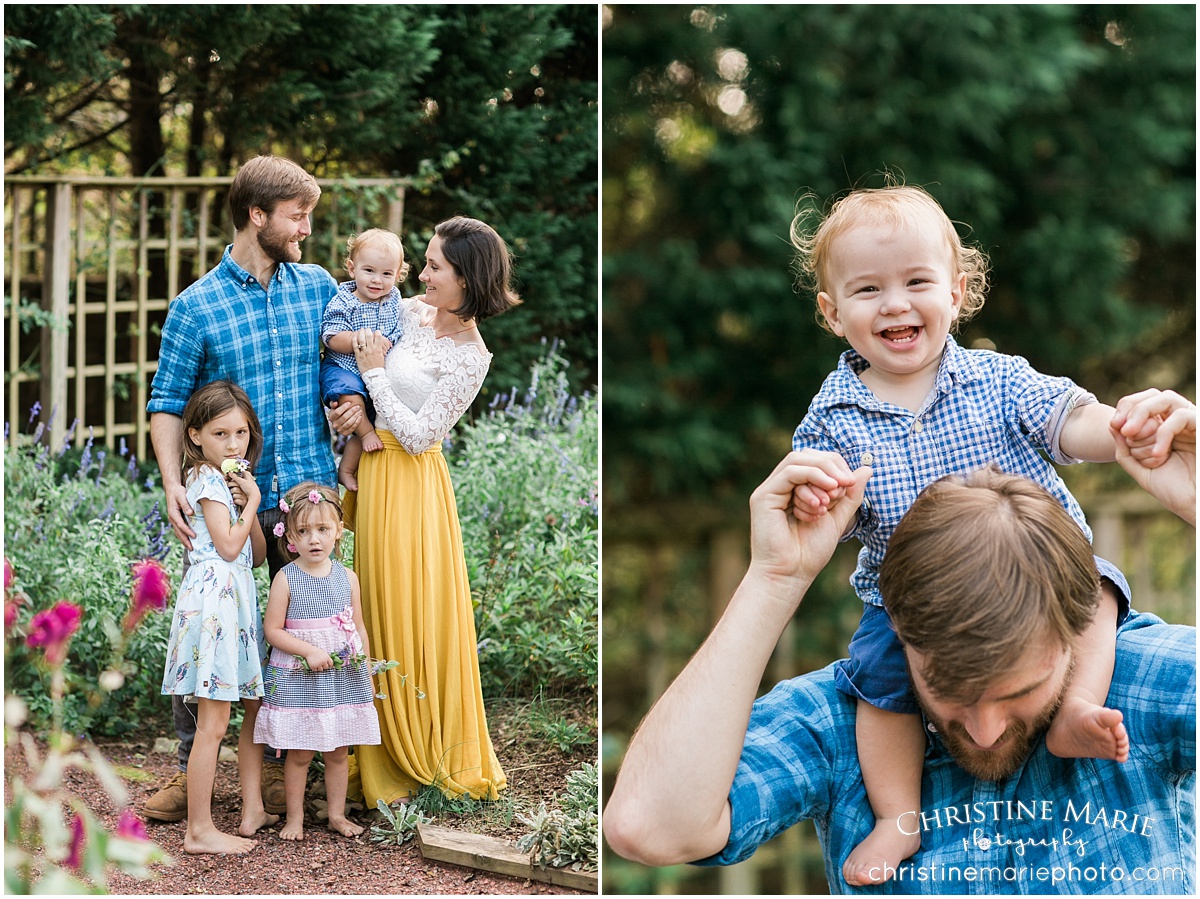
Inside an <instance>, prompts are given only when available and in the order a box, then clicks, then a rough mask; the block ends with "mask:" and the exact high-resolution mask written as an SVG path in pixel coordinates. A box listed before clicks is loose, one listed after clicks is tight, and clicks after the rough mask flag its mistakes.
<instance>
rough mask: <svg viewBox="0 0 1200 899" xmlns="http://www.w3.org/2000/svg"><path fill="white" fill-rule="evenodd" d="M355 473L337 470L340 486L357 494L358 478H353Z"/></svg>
mask: <svg viewBox="0 0 1200 899" xmlns="http://www.w3.org/2000/svg"><path fill="white" fill-rule="evenodd" d="M357 473H358V472H354V471H342V470H341V469H338V483H339V484H341V485H342V486H343V487H345V488H346V489H347V490H353V491H354V492H355V493H357V492H358V478H356V477H355V475H356V474H357Z"/></svg>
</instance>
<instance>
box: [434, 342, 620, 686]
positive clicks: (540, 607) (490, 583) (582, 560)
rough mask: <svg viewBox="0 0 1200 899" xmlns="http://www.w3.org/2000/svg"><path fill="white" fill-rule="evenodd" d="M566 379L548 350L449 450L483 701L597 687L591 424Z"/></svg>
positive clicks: (594, 427)
mask: <svg viewBox="0 0 1200 899" xmlns="http://www.w3.org/2000/svg"><path fill="white" fill-rule="evenodd" d="M567 369H568V363H567V361H566V359H565V358H564V357H563V356H562V355H560V353H559V352H558V347H557V346H556V345H555V344H551V345H549V346H548V347H547V349H546V354H545V356H544V357H543V358H542V359H541V360H539V361H538V362H537V363H536V364H535V365H534V366H533V368H532V370H531V372H530V381H529V386H528V387H527V388H526V389H525V391H524V393H523V394H522V395H520V396H518V391H517V390H516V389H515V388H514V389H513V391H512V392H511V393H510V394H507V395H501V396H498V397H497V398H496V400H495V401H494V402H493V403H492V406H491V408H490V409H489V410H488V412H487V413H486V414H485V415H484V416H482V417H481V418H479V419H478V420H476V421H474V422H472V423H470V424H467V425H464V427H463V429H462V432H461V434H460V436H459V439H458V441H457V443H456V445H455V447H454V452H453V456H452V465H451V475H452V477H453V479H454V483H455V492H456V495H457V498H458V505H459V516H460V520H461V522H462V528H463V541H464V544H465V545H466V547H467V553H466V555H467V560H468V572H469V575H470V578H471V583H472V587H473V590H474V593H475V599H476V602H477V605H476V627H477V630H478V633H479V637H480V673H481V675H482V678H483V685H484V693H485V694H486V695H501V694H505V693H509V694H516V693H521V692H526V693H528V691H530V690H531V689H533V688H544V689H550V690H553V691H555V692H564V691H576V690H586V689H594V688H595V687H596V684H597V682H598V652H597V650H598V641H597V627H598V610H599V603H598V588H597V583H598V578H597V572H598V567H599V549H598V544H599V541H598V500H597V473H598V457H599V452H598V450H599V446H598V415H597V407H596V404H595V401H594V398H593V397H591V396H588V395H584V396H583V397H575V396H572V395H571V391H570V387H569V380H568V378H567Z"/></svg>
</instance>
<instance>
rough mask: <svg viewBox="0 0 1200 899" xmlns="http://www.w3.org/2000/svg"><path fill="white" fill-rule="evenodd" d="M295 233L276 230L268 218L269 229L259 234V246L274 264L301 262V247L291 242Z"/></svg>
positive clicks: (283, 229) (286, 230) (281, 229)
mask: <svg viewBox="0 0 1200 899" xmlns="http://www.w3.org/2000/svg"><path fill="white" fill-rule="evenodd" d="M293 234H294V232H292V231H290V230H288V229H287V228H286V226H285V227H284V228H276V227H275V226H273V225H272V224H271V218H270V217H269V216H268V218H267V227H266V228H265V229H264V230H262V231H259V232H258V245H259V247H260V248H261V249H262V251H263V253H265V254H266V256H267V258H268V259H270V260H271V261H272V262H299V261H300V245H299V244H293V243H292V242H291V239H292V236H293Z"/></svg>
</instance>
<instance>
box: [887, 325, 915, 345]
mask: <svg viewBox="0 0 1200 899" xmlns="http://www.w3.org/2000/svg"><path fill="white" fill-rule="evenodd" d="M919 333H921V329H920V328H916V327H913V326H912V325H906V326H904V327H903V328H885V329H884V330H882V331H880V332H879V336H880V337H882V338H883V339H884V340H890V341H891V342H892V343H909V342H911V341H913V340H916V339H917V335H918V334H919Z"/></svg>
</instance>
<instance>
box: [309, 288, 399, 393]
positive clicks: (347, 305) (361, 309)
mask: <svg viewBox="0 0 1200 899" xmlns="http://www.w3.org/2000/svg"><path fill="white" fill-rule="evenodd" d="M357 286H358V282H357V281H345V282H343V283H341V284H339V285H338V290H337V293H336V294H335V295H334V297H333V299H332V300H330V301H329V305H328V306H326V307H325V315H324V318H323V320H322V322H321V340H322V341H323V342H324V343H325V345H326V348H327V349H326V352H325V358H326V359H327V360H329V361H332V362H334V363H336V364H337V366H338V368H344V369H345V370H346V371H352V372H354V373H355V374H356V375H358V376H359V377H362V372H360V371H359V370H358V360H357V359H356V358H355V356H354V354H353V353H339V352H337V350H334V349H332V348H330V347H329V344H328V341H329V337H330V335H331V334H339V333H341V332H342V331H357V330H359V329H360V328H366V329H367V330H369V331H379V332H380V333H381V334H383V336H384V337H386V338H387V339H388V340H390V341H391V342H392V346H395V345H396V344H397V343H399V342H400V335H401V334H402V333H403V332H404V325H403V322H402V321H401V318H400V291H399V290H397V289H396V288H395V287H393V288H392V292H391V293H389V294H388V295H387V296H386V297H384V298H383V299H382V300H380V301H379V302H377V303H366V302H363V301H362V300H360V299H359V298H358V297H356V296H355V295H354V291H355V289H356V288H357Z"/></svg>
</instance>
